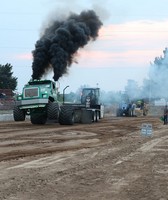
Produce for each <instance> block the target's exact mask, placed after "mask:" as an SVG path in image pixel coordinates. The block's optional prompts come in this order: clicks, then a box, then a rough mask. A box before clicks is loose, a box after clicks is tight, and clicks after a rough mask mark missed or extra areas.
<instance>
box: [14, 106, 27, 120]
mask: <svg viewBox="0 0 168 200" xmlns="http://www.w3.org/2000/svg"><path fill="white" fill-rule="evenodd" d="M25 117H26V115H25V112H24V110H21V109H20V108H19V107H18V106H15V107H14V109H13V118H14V120H15V121H25Z"/></svg>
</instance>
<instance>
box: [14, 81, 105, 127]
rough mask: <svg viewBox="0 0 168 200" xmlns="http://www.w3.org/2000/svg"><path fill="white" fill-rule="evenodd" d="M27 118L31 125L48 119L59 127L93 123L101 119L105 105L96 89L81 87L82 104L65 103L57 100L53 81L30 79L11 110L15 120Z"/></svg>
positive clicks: (43, 122) (98, 90)
mask: <svg viewBox="0 0 168 200" xmlns="http://www.w3.org/2000/svg"><path fill="white" fill-rule="evenodd" d="M63 95H64V94H63ZM63 99H64V97H63ZM26 115H30V120H31V123H32V124H45V123H46V121H47V120H55V121H57V122H59V124H61V125H73V124H74V123H92V122H97V121H99V119H101V118H103V116H104V105H103V104H101V103H100V89H99V88H83V90H82V95H81V103H79V104H75V103H66V102H64V101H63V102H59V101H58V91H57V88H56V83H55V82H53V81H51V80H33V81H29V82H28V84H26V85H25V86H24V88H23V91H22V94H20V95H17V96H16V101H15V106H14V110H13V117H14V120H15V121H24V120H25V117H26Z"/></svg>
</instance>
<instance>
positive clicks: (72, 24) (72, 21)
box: [32, 10, 102, 81]
mask: <svg viewBox="0 0 168 200" xmlns="http://www.w3.org/2000/svg"><path fill="white" fill-rule="evenodd" d="M101 26H102V22H101V21H100V19H99V17H98V16H97V15H96V13H95V12H94V11H93V10H89V11H83V12H81V13H80V14H79V15H77V14H71V15H70V16H69V17H68V18H67V19H66V20H62V21H58V20H57V21H55V22H53V24H52V25H51V26H50V27H49V28H47V29H46V30H45V31H44V34H43V35H42V37H41V38H40V39H39V40H38V41H37V42H36V45H35V50H34V51H33V52H32V54H33V63H32V70H33V73H32V78H33V79H40V78H41V77H42V76H43V75H44V74H45V73H46V72H47V71H48V70H49V69H52V70H53V72H54V76H53V79H54V80H55V81H57V80H58V79H59V78H60V77H61V76H62V75H63V74H65V73H67V70H68V67H69V66H70V65H71V64H72V62H73V61H74V56H75V54H76V53H77V51H78V49H79V48H82V47H84V46H85V45H86V44H87V43H88V42H89V41H90V40H95V39H96V38H97V36H98V31H99V29H100V27H101Z"/></svg>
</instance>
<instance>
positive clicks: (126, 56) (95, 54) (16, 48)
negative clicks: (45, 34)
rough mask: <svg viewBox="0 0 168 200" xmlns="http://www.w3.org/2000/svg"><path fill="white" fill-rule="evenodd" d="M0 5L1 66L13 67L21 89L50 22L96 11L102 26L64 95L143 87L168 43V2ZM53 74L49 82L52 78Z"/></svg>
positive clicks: (35, 0) (44, 0)
mask: <svg viewBox="0 0 168 200" xmlns="http://www.w3.org/2000/svg"><path fill="white" fill-rule="evenodd" d="M0 2H1V6H0V18H1V20H0V36H1V37H0V58H1V60H0V64H1V65H4V64H6V63H10V64H11V65H12V66H13V72H14V76H16V77H17V78H18V91H21V89H22V87H23V86H24V84H26V83H27V82H28V81H29V80H30V78H31V75H32V56H31V52H32V50H34V45H35V43H36V41H37V40H38V39H39V38H40V32H41V31H42V29H43V28H44V27H45V26H46V24H47V23H48V21H49V19H59V18H61V16H63V15H68V13H69V12H70V11H71V12H75V13H77V14H79V13H80V12H81V11H83V10H88V9H93V10H95V12H96V14H97V15H98V16H99V17H100V19H101V21H102V22H103V26H102V28H101V29H100V31H99V37H98V38H97V40H96V41H94V42H91V43H88V44H87V45H86V46H85V47H84V48H83V49H80V50H79V51H78V56H77V61H78V64H75V63H74V64H73V65H71V66H70V68H69V71H68V72H69V73H68V74H67V75H64V76H63V77H62V78H60V80H59V85H60V92H61V90H62V89H63V88H64V87H66V86H67V85H69V88H68V91H74V92H75V91H76V90H77V89H78V88H79V87H80V86H82V85H89V86H91V87H95V86H97V84H98V85H99V87H100V88H101V89H102V90H104V91H117V90H122V91H123V90H124V87H125V86H126V84H127V80H128V79H133V80H135V81H137V83H138V84H139V86H141V85H142V83H143V79H145V78H148V71H149V67H150V62H153V61H154V59H155V57H159V56H161V55H162V53H163V50H164V49H165V47H167V41H168V12H167V7H168V0H106V1H103V0H29V1H28V0H5V1H2V0H0ZM52 76H53V74H52V73H51V74H49V75H48V77H46V78H51V79H52Z"/></svg>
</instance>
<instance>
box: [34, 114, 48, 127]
mask: <svg viewBox="0 0 168 200" xmlns="http://www.w3.org/2000/svg"><path fill="white" fill-rule="evenodd" d="M30 121H31V123H32V124H45V123H46V121H47V115H46V114H37V113H35V114H32V115H31V116H30Z"/></svg>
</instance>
